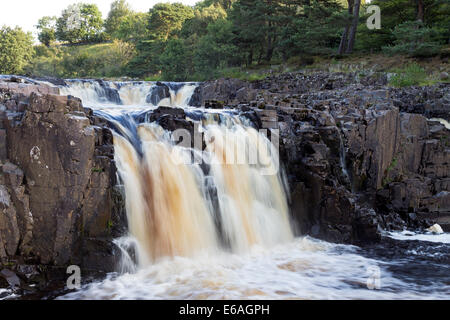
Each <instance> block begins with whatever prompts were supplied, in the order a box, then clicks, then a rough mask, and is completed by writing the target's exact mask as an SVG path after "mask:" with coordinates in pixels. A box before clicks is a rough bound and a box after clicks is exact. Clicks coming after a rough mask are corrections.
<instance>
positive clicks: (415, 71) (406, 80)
mask: <svg viewBox="0 0 450 320" xmlns="http://www.w3.org/2000/svg"><path fill="white" fill-rule="evenodd" d="M394 72H395V73H396V74H395V75H394V76H393V77H392V78H391V79H390V80H389V84H390V85H392V86H394V87H407V86H414V85H423V84H427V74H426V72H425V69H423V68H422V67H421V66H420V65H418V64H417V63H412V64H409V65H408V66H406V67H405V68H403V69H396V70H394Z"/></svg>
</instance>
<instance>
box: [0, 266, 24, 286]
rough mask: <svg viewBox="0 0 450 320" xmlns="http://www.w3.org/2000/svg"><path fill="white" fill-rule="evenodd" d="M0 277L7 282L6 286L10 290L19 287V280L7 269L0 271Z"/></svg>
mask: <svg viewBox="0 0 450 320" xmlns="http://www.w3.org/2000/svg"><path fill="white" fill-rule="evenodd" d="M0 277H2V278H3V279H5V280H6V281H7V282H8V285H9V286H10V287H11V288H12V289H17V288H19V287H20V279H19V277H18V276H17V275H16V274H15V273H14V272H12V271H11V270H9V269H3V270H2V271H0Z"/></svg>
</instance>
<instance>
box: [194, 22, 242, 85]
mask: <svg viewBox="0 0 450 320" xmlns="http://www.w3.org/2000/svg"><path fill="white" fill-rule="evenodd" d="M234 37H235V35H234V34H233V23H232V22H231V21H228V20H225V19H221V20H217V21H216V22H214V23H211V24H210V25H209V26H208V33H207V34H206V35H205V36H203V37H201V38H200V40H199V41H198V45H197V48H196V50H195V55H194V66H195V71H196V73H197V74H198V75H199V77H200V78H204V79H210V78H211V77H214V76H215V74H214V73H215V71H216V70H218V69H223V68H226V67H230V66H235V65H239V64H240V62H241V61H242V56H241V53H240V50H239V48H238V47H236V46H235V45H234V43H233V42H234Z"/></svg>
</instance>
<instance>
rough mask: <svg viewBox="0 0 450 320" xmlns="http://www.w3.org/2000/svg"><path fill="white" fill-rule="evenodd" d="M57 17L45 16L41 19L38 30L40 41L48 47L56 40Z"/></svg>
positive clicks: (37, 26)
mask: <svg viewBox="0 0 450 320" xmlns="http://www.w3.org/2000/svg"><path fill="white" fill-rule="evenodd" d="M56 20H57V18H56V17H49V16H45V17H42V18H41V19H39V21H38V24H37V25H36V28H37V29H38V30H39V34H38V39H39V41H40V42H41V43H42V44H45V45H46V46H47V47H48V46H50V44H52V43H53V42H54V41H55V40H56Z"/></svg>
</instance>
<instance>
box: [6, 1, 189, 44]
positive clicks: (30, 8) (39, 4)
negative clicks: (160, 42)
mask: <svg viewBox="0 0 450 320" xmlns="http://www.w3.org/2000/svg"><path fill="white" fill-rule="evenodd" d="M77 2H83V3H93V4H96V5H97V6H98V7H99V9H100V11H101V12H102V14H103V17H104V18H106V17H107V15H108V12H109V8H110V5H111V2H113V0H82V1H78V0H0V27H1V26H2V25H7V26H10V27H15V26H19V27H21V28H22V29H23V30H25V31H31V32H33V35H34V36H35V37H36V28H35V27H34V26H35V25H36V24H37V22H38V20H39V19H40V18H41V17H43V16H59V15H60V14H61V12H62V10H64V9H65V8H67V6H69V5H71V4H74V3H77ZM127 2H128V3H129V4H130V6H131V7H132V8H133V10H135V11H142V12H143V11H148V9H150V8H151V7H153V5H155V4H156V3H158V2H182V3H184V4H186V5H194V4H195V3H196V2H198V0H172V1H168V0H128V1H127Z"/></svg>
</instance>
